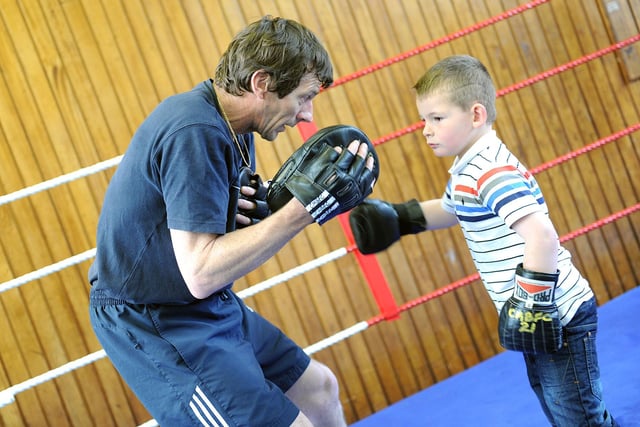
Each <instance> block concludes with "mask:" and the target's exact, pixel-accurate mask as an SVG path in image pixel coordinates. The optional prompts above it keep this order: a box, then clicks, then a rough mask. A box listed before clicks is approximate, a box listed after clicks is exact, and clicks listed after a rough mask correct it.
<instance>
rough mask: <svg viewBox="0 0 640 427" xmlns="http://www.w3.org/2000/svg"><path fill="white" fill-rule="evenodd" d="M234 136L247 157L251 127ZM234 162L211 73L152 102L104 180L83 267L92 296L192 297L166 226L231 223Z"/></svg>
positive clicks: (136, 299) (213, 228)
mask: <svg viewBox="0 0 640 427" xmlns="http://www.w3.org/2000/svg"><path fill="white" fill-rule="evenodd" d="M239 138H240V140H241V141H242V140H243V139H244V141H245V143H246V144H247V146H248V147H249V149H250V156H251V158H252V159H253V158H254V157H255V153H254V145H253V142H254V141H253V135H252V134H246V135H239ZM252 163H253V162H252ZM241 166H242V158H241V156H240V153H239V151H238V147H237V146H236V145H235V144H234V142H233V139H232V137H231V134H230V131H229V130H228V127H227V126H226V124H225V122H224V120H223V118H222V117H221V115H220V113H219V112H218V110H217V108H216V99H215V93H214V91H213V88H212V86H211V81H206V82H203V83H201V84H199V85H198V86H196V87H195V88H194V89H193V90H191V91H189V92H186V93H182V94H178V95H175V96H172V97H169V98H167V99H166V100H164V101H163V102H162V103H160V104H159V105H158V107H157V108H156V109H155V110H154V111H153V112H152V113H151V114H150V115H149V117H148V118H147V119H146V120H145V121H144V122H143V123H142V125H141V126H140V128H139V129H138V130H137V132H136V133H135V135H134V136H133V138H132V140H131V144H130V146H129V147H128V149H127V151H126V153H125V155H124V157H123V159H122V162H121V163H120V165H119V166H118V168H117V170H116V172H115V174H114V176H113V178H112V180H111V182H110V183H109V187H108V189H107V192H106V195H105V198H104V203H103V207H102V212H101V214H100V219H99V222H98V230H97V253H96V259H95V261H94V263H93V264H92V266H91V268H90V270H89V282H90V283H91V284H92V289H91V300H92V304H97V305H103V304H114V303H122V302H128V303H135V304H148V303H153V304H182V303H188V302H192V301H194V300H195V298H194V297H193V296H192V295H191V294H190V293H189V291H188V288H187V286H186V284H185V282H184V280H183V278H182V275H181V274H180V271H179V269H178V264H177V262H176V258H175V255H174V252H173V247H172V244H171V237H170V233H169V229H178V230H185V231H191V232H202V233H214V234H224V233H225V232H228V231H231V230H233V229H234V228H235V210H236V204H237V197H238V191H239V188H238V185H237V179H238V172H239V170H240V168H241Z"/></svg>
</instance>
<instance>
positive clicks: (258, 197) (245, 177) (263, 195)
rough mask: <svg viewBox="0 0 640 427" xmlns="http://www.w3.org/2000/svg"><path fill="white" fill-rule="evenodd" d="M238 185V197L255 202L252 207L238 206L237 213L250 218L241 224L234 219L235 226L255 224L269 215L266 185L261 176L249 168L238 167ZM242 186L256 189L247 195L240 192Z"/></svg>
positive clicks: (242, 226)
mask: <svg viewBox="0 0 640 427" xmlns="http://www.w3.org/2000/svg"><path fill="white" fill-rule="evenodd" d="M238 182H239V186H240V195H239V198H240V199H243V200H248V201H250V202H252V203H254V204H255V207H254V208H251V209H243V208H240V207H238V212H237V213H238V215H243V216H246V217H247V218H249V219H250V220H251V223H250V224H241V223H240V222H238V221H236V228H244V227H248V226H250V225H253V224H257V223H258V222H260V220H262V219H265V218H266V217H267V216H269V215H271V210H270V209H269V205H268V204H267V201H266V199H267V187H266V186H265V185H264V183H263V182H262V178H260V175H258V174H257V173H254V172H253V171H252V170H251V169H250V168H248V167H246V166H245V167H243V168H242V169H240V176H239V178H238ZM242 187H251V188H253V189H254V190H256V192H255V194H254V195H253V196H247V195H245V194H243V193H242Z"/></svg>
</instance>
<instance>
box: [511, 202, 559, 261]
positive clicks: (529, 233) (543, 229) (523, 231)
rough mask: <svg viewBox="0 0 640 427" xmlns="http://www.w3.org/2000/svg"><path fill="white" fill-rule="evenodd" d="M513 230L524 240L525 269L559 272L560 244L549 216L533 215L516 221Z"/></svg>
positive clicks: (537, 213) (538, 213)
mask: <svg viewBox="0 0 640 427" xmlns="http://www.w3.org/2000/svg"><path fill="white" fill-rule="evenodd" d="M511 228H512V229H513V231H515V232H516V233H518V235H519V236H520V237H522V239H523V240H524V258H523V261H522V265H523V267H524V268H526V269H527V270H531V271H537V272H540V273H555V272H556V271H557V270H558V248H559V246H560V242H559V240H558V234H557V233H556V230H555V227H554V226H553V223H552V222H551V219H550V218H549V216H548V215H545V214H544V213H542V212H536V213H532V214H530V215H527V216H525V217H524V218H521V219H519V220H518V221H516V222H515V223H514V224H513V225H512V226H511Z"/></svg>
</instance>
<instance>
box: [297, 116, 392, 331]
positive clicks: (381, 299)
mask: <svg viewBox="0 0 640 427" xmlns="http://www.w3.org/2000/svg"><path fill="white" fill-rule="evenodd" d="M297 128H298V131H299V132H300V135H301V136H302V140H303V141H306V140H307V139H308V138H309V137H311V136H312V135H313V134H314V133H316V132H317V131H318V127H317V126H316V124H315V123H314V122H309V123H306V122H300V123H298V126H297ZM338 220H339V221H340V225H341V226H342V230H343V232H344V234H345V236H346V237H347V241H348V243H349V246H348V251H349V252H354V254H355V256H356V260H357V261H358V265H359V266H360V269H361V271H362V274H364V277H365V280H366V281H367V284H368V285H369V290H370V291H371V293H372V294H373V297H374V299H375V301H376V304H377V305H378V309H379V310H380V315H381V316H382V318H383V319H384V320H396V319H399V318H400V307H399V306H398V304H397V303H396V300H395V298H394V296H393V293H392V292H391V289H390V288H389V284H388V282H387V279H386V277H385V276H384V273H383V271H382V268H381V267H380V264H379V263H378V260H377V259H376V258H375V256H374V255H364V254H362V253H361V252H360V251H359V250H358V249H357V248H355V245H354V239H353V233H352V232H351V227H350V226H349V218H348V214H346V213H344V214H341V215H338Z"/></svg>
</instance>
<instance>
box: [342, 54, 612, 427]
mask: <svg viewBox="0 0 640 427" xmlns="http://www.w3.org/2000/svg"><path fill="white" fill-rule="evenodd" d="M414 89H415V91H416V101H417V102H416V104H417V108H418V113H419V115H420V117H421V119H422V121H423V122H424V130H423V135H424V136H425V138H426V140H427V144H428V145H429V147H431V148H432V149H433V151H434V153H435V155H436V156H439V157H443V156H455V160H454V162H453V165H452V166H451V169H450V170H449V173H450V174H451V177H450V179H449V182H448V183H447V187H446V190H445V192H444V195H443V197H442V198H441V199H435V200H428V201H423V202H420V203H419V202H418V201H417V200H415V199H413V200H410V201H408V202H406V203H401V204H391V203H387V202H384V201H381V200H374V199H369V200H367V201H365V203H364V204H362V205H360V206H358V207H357V208H356V209H354V210H353V211H352V213H351V215H350V223H351V227H352V229H353V233H354V237H355V240H356V244H357V245H358V248H359V249H360V251H361V252H362V253H375V252H379V251H382V250H384V249H386V248H387V247H389V246H390V245H391V244H392V243H394V242H395V241H397V240H398V239H399V238H400V236H402V235H405V234H415V233H419V232H422V231H425V230H436V229H440V228H445V227H451V226H453V225H454V224H460V226H461V227H462V231H463V233H464V237H465V239H466V241H467V245H468V247H469V250H470V252H471V256H472V257H473V260H474V263H475V265H476V268H477V269H478V271H479V273H480V276H481V278H482V281H483V284H484V286H485V288H486V290H487V292H488V293H489V296H490V297H491V299H492V300H493V302H494V304H495V306H496V309H497V311H498V313H500V320H499V327H498V329H499V335H500V343H501V344H502V345H503V346H504V347H505V348H507V349H509V350H515V351H521V352H523V355H524V361H525V364H526V367H527V374H528V377H529V383H530V385H531V388H532V389H533V391H534V392H535V393H536V395H537V397H538V399H539V400H540V404H541V405H542V409H543V411H544V412H545V414H546V416H547V418H548V419H549V421H550V422H551V424H552V425H553V426H572V427H573V426H578V425H580V426H615V425H616V423H615V421H614V419H613V417H612V416H611V414H610V413H609V412H608V411H607V409H606V405H605V402H604V400H603V397H602V386H601V382H600V374H599V368H598V362H597V357H596V343H595V338H596V329H597V312H596V302H595V298H594V294H593V292H592V290H591V288H590V287H589V283H588V282H587V280H585V279H584V278H583V277H582V276H581V275H580V273H579V272H578V270H577V269H576V267H575V266H574V265H573V263H572V261H571V254H570V253H569V252H568V251H567V250H566V249H565V248H563V247H562V246H560V244H559V240H558V235H557V233H556V230H555V228H554V225H553V224H552V222H551V220H550V219H549V214H548V209H547V205H546V203H545V200H544V198H543V196H542V193H541V190H540V188H539V186H538V184H537V182H536V180H535V178H534V177H533V176H532V175H531V174H530V173H529V172H528V171H527V169H526V168H525V167H524V165H522V164H521V163H520V162H519V161H518V159H516V157H515V156H514V155H513V154H512V153H510V152H509V150H508V149H507V147H506V146H505V145H504V144H503V143H502V142H501V141H500V139H498V137H497V136H496V133H495V131H494V130H493V128H492V124H493V122H494V121H495V119H496V107H495V99H496V92H495V87H494V85H493V82H492V79H491V76H490V75H489V73H488V71H487V69H486V68H485V66H484V65H483V64H482V63H481V62H480V61H478V60H477V59H476V58H473V57H470V56H465V55H458V56H452V57H449V58H446V59H444V60H442V61H440V62H438V63H437V64H435V65H434V66H433V67H432V68H431V69H429V70H428V71H427V72H426V74H424V75H423V76H422V77H421V78H420V79H419V80H418V82H417V83H416V84H415V86H414Z"/></svg>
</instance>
